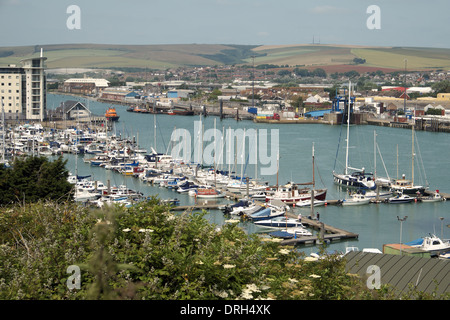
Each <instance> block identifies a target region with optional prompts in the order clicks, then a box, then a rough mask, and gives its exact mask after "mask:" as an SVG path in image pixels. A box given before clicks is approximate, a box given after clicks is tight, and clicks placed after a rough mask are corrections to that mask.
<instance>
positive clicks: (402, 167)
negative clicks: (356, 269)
mask: <svg viewBox="0 0 450 320" xmlns="http://www.w3.org/2000/svg"><path fill="white" fill-rule="evenodd" d="M65 100H78V101H81V102H83V103H84V104H85V105H87V106H88V107H89V109H90V110H91V111H92V113H93V114H97V115H102V114H104V112H105V111H106V109H107V108H108V107H109V106H110V105H109V104H104V103H99V102H95V101H88V100H86V99H79V98H74V97H70V96H63V95H53V94H50V95H48V102H47V105H48V108H49V109H52V108H56V107H58V106H59V104H60V102H62V101H65ZM115 107H116V110H117V113H118V114H119V115H120V120H119V121H118V122H117V123H116V125H115V129H114V130H115V132H116V134H121V135H122V136H129V137H133V136H134V137H136V138H138V141H139V144H140V146H141V147H143V148H145V149H147V150H150V147H154V141H155V139H154V132H155V129H154V120H155V119H156V127H157V128H156V150H157V151H158V152H166V151H167V150H169V149H168V146H169V142H170V137H171V134H172V131H173V130H174V129H176V128H183V129H187V130H189V131H190V133H191V136H192V137H195V136H196V134H194V121H199V119H200V118H199V117H198V116H170V115H156V118H155V116H154V115H151V114H136V113H131V112H127V111H126V107H125V106H119V105H116V106H115ZM214 119H216V128H217V129H219V130H221V131H222V129H223V128H225V129H227V128H229V127H231V128H235V129H237V128H242V129H243V128H247V129H250V128H254V129H257V130H259V129H267V130H268V132H270V130H271V129H278V130H279V131H278V132H279V154H280V160H279V173H278V181H279V183H280V184H284V183H286V182H288V181H294V182H297V183H302V182H309V181H312V145H313V143H314V148H315V165H316V166H315V167H316V171H315V180H316V186H317V187H319V188H320V187H326V188H328V193H327V199H330V200H336V199H344V198H345V197H346V192H345V190H341V189H340V188H339V187H338V186H337V185H335V184H334V183H333V179H332V171H333V169H336V171H342V170H343V168H344V164H345V145H346V142H345V138H346V128H345V127H341V126H330V125H322V124H304V125H299V124H292V125H290V124H279V125H278V124H270V125H269V124H258V123H254V122H252V121H235V120H232V119H224V120H219V118H217V117H206V118H203V119H202V122H203V125H204V128H205V130H207V129H208V128H213V127H214ZM374 132H376V135H377V136H376V142H377V144H378V148H379V150H380V153H381V156H380V155H379V154H378V155H377V157H376V164H377V173H378V175H380V176H386V172H385V168H384V167H386V169H387V172H388V174H389V176H390V177H394V178H395V177H397V173H398V174H399V175H402V174H405V175H406V177H407V178H410V177H411V172H412V170H411V166H412V132H411V131H410V130H407V129H397V128H384V127H375V126H368V125H367V126H354V127H351V128H350V139H349V146H350V148H349V154H350V156H349V163H350V165H351V166H353V167H357V168H362V167H364V168H366V171H370V172H373V170H374V163H375V159H374ZM192 139H194V138H192ZM415 142H416V144H415V150H414V151H415V157H414V163H415V167H414V177H415V182H416V183H421V184H427V183H428V185H429V188H430V190H435V189H438V190H440V191H441V192H447V193H450V179H449V176H450V136H449V134H448V133H431V132H423V131H417V132H416V136H415ZM192 146H194V141H192ZM338 146H339V150H338ZM397 150H398V151H397ZM224 152H226V150H225V151H224ZM269 154H270V148H269ZM336 155H337V157H336ZM65 157H66V158H67V159H68V166H69V169H70V170H72V171H74V169H75V163H76V158H77V157H75V156H73V155H65ZM336 159H337V160H336ZM397 163H398V166H397ZM77 165H78V172H79V174H80V175H84V174H91V175H93V177H94V178H95V179H98V180H102V181H104V182H106V181H107V180H110V181H111V184H112V185H119V184H126V185H127V186H128V187H130V188H135V189H139V190H141V191H142V192H144V194H145V195H159V196H160V197H161V198H178V199H179V200H180V201H181V204H183V205H184V204H193V203H194V201H195V200H194V199H193V198H192V197H189V196H188V195H181V194H178V193H177V192H175V191H171V190H167V189H165V188H160V187H153V186H149V185H147V184H144V183H142V182H140V180H139V179H135V178H131V177H125V176H123V175H120V174H117V173H114V172H111V171H109V170H105V169H103V168H97V167H91V166H90V165H88V164H85V163H84V162H83V161H82V157H81V156H78V161H77ZM227 168H228V167H226V169H227ZM258 168H259V169H260V167H258ZM397 168H398V169H397ZM240 170H241V169H240V167H239V168H237V169H236V172H237V173H240ZM245 172H246V175H248V176H250V177H254V174H255V167H254V165H250V164H249V165H248V166H247V167H246V169H245ZM258 178H261V179H262V180H264V181H268V182H269V183H270V184H276V181H277V175H276V174H274V175H269V176H263V177H261V176H259V173H258ZM293 210H294V212H298V213H300V212H302V214H303V215H307V214H309V213H310V209H299V208H294V209H293ZM315 211H316V212H318V213H319V214H320V220H321V221H323V222H324V223H326V224H329V225H331V226H334V227H337V228H341V229H344V230H347V231H350V232H353V233H357V234H359V238H358V239H357V240H351V241H340V242H334V243H332V244H330V245H329V249H328V250H339V251H345V247H347V246H356V247H359V248H360V249H362V248H378V249H380V250H382V247H383V244H388V243H399V242H400V222H399V221H398V220H397V216H399V217H404V216H408V218H407V220H406V221H405V222H403V226H402V242H408V241H412V240H414V239H417V238H420V237H422V236H425V235H427V234H428V233H435V234H436V235H438V236H441V235H442V237H443V238H445V239H448V238H450V230H449V228H448V227H446V226H447V225H449V224H450V214H449V211H450V201H445V202H439V203H410V204H396V205H394V204H384V203H383V204H369V205H365V206H355V207H342V206H333V205H330V206H327V207H318V208H316V210H315ZM440 217H442V218H444V220H443V221H441V220H440ZM207 218H208V219H209V221H210V222H211V223H215V224H219V225H220V224H223V222H224V220H225V218H224V216H223V214H222V212H221V211H211V212H210V213H209V214H208V216H207ZM241 225H242V226H243V227H244V228H245V229H246V230H248V232H256V231H258V230H257V228H256V227H255V226H254V225H253V224H251V223H248V222H247V223H241ZM442 226H443V227H442ZM441 229H442V231H443V233H442V234H441ZM302 250H305V251H308V252H316V251H317V248H315V247H314V246H311V247H304V249H302Z"/></svg>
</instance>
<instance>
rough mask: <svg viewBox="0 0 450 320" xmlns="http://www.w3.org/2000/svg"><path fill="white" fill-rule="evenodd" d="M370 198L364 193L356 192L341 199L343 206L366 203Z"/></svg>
mask: <svg viewBox="0 0 450 320" xmlns="http://www.w3.org/2000/svg"><path fill="white" fill-rule="evenodd" d="M369 202H370V198H367V197H366V196H365V195H364V194H362V193H359V192H356V193H353V194H352V195H351V197H350V198H346V199H344V200H342V205H343V206H358V205H363V204H368V203H369Z"/></svg>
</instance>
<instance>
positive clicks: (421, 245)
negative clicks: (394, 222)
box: [405, 234, 450, 254]
mask: <svg viewBox="0 0 450 320" xmlns="http://www.w3.org/2000/svg"><path fill="white" fill-rule="evenodd" d="M405 244H406V245H409V246H411V247H415V248H418V249H421V250H424V251H428V252H430V253H432V254H442V253H446V252H448V251H450V240H441V239H440V238H438V237H437V236H436V235H434V234H430V235H429V236H426V237H423V238H420V239H417V240H414V241H411V242H408V243H405Z"/></svg>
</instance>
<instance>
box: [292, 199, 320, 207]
mask: <svg viewBox="0 0 450 320" xmlns="http://www.w3.org/2000/svg"><path fill="white" fill-rule="evenodd" d="M326 203H327V202H326V200H317V199H315V200H314V207H321V206H324V205H325V204H326ZM295 206H297V207H300V208H304V207H311V199H308V200H302V201H299V202H297V203H296V204H295Z"/></svg>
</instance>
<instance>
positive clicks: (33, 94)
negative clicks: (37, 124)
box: [0, 55, 47, 121]
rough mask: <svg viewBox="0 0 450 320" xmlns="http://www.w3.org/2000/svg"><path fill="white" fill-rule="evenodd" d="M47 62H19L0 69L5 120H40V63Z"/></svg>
mask: <svg viewBox="0 0 450 320" xmlns="http://www.w3.org/2000/svg"><path fill="white" fill-rule="evenodd" d="M46 59H47V58H46V57H42V55H41V56H40V57H38V58H29V59H24V60H21V61H20V63H21V66H17V65H14V64H10V65H8V66H3V67H2V66H0V98H1V102H2V105H0V107H2V111H3V112H4V113H5V119H6V120H40V121H42V120H44V119H45V116H46V110H47V108H46V106H47V86H46V76H45V65H44V62H45V60H46Z"/></svg>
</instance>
